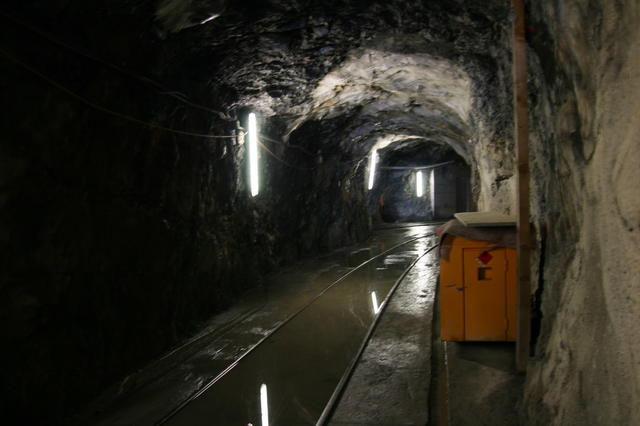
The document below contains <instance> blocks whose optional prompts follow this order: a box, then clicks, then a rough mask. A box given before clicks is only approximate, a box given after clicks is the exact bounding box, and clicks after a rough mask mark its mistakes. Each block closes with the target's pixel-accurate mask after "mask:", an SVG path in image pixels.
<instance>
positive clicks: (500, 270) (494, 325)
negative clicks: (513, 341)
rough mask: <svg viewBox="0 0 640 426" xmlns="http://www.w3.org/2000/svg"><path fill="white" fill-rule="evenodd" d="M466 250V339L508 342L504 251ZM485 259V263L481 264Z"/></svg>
mask: <svg viewBox="0 0 640 426" xmlns="http://www.w3.org/2000/svg"><path fill="white" fill-rule="evenodd" d="M485 251H486V250H485V249H475V248H473V249H471V248H470V249H464V283H465V291H464V305H465V306H464V315H465V340H472V341H473V340H478V341H486V340H497V341H503V340H507V326H508V322H507V309H506V306H507V300H506V299H507V291H506V259H505V250H504V249H497V250H492V251H489V252H488V256H481V255H482V254H483V253H484V252H485ZM480 257H484V263H483V262H481V261H479V260H478V259H479V258H480Z"/></svg>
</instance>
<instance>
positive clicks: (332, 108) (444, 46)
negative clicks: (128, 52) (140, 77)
mask: <svg viewBox="0 0 640 426" xmlns="http://www.w3.org/2000/svg"><path fill="white" fill-rule="evenodd" d="M502 3H503V2H498V1H492V2H486V1H451V0H449V1H387V2H364V1H348V2H345V1H327V2H310V1H286V2H284V1H265V2H223V1H205V0H200V1H196V0H167V1H164V2H162V3H161V4H160V7H159V9H158V13H157V16H158V19H159V22H160V23H161V25H162V26H163V29H164V31H166V32H167V33H177V34H168V35H167V37H168V41H174V42H175V43H177V46H178V45H179V46H180V49H179V50H176V52H174V53H173V55H175V57H174V58H173V60H174V61H177V62H186V57H187V56H188V62H189V63H194V61H198V63H199V64H200V65H199V67H201V66H202V67H204V68H203V69H200V70H197V71H188V72H193V73H195V74H200V76H199V77H195V78H201V79H202V78H203V79H206V80H207V81H208V82H209V86H210V87H211V88H212V91H213V92H214V93H213V95H214V96H216V98H218V99H222V100H223V101H224V102H227V105H226V106H227V108H228V109H229V110H231V111H236V113H242V112H243V111H246V110H249V109H251V110H254V111H257V112H258V113H260V114H261V115H262V116H263V117H273V118H276V119H278V120H282V121H284V126H280V127H281V128H282V127H284V129H286V130H285V131H284V132H283V134H281V135H280V137H282V138H283V139H285V140H286V139H287V138H288V137H289V135H291V134H292V133H294V132H295V131H296V130H297V129H299V128H300V127H301V126H302V125H303V124H304V123H305V122H309V121H314V120H315V121H317V120H328V119H331V118H335V117H339V116H346V117H349V126H348V128H346V129H342V130H345V133H344V134H342V135H339V137H340V138H341V139H343V140H342V142H341V145H342V147H343V148H344V149H347V150H355V152H356V154H357V155H365V154H366V153H367V152H368V151H369V150H370V149H371V148H372V147H374V146H375V147H378V148H379V147H384V146H386V145H387V144H388V143H390V142H392V141H394V140H401V139H403V138H406V137H410V138H411V137H415V138H423V139H429V140H441V141H444V142H446V143H448V144H450V145H451V146H452V147H453V148H454V149H455V150H456V152H458V154H459V155H461V156H462V157H463V158H465V159H466V160H467V161H469V160H470V157H471V155H472V153H471V149H470V147H469V144H468V141H469V139H470V137H471V134H470V133H471V131H470V130H469V129H470V128H471V127H473V126H472V124H473V122H474V120H475V119H476V118H477V117H474V109H475V111H476V112H478V111H481V113H482V114H484V116H485V118H486V119H487V120H486V121H487V122H489V121H492V122H493V123H497V122H498V121H499V120H495V119H493V120H491V118H492V117H487V116H488V115H490V114H492V113H493V110H494V109H495V105H491V101H492V99H494V98H495V95H494V94H493V92H495V87H494V85H495V81H494V76H493V75H492V73H495V67H496V58H495V57H496V56H497V54H496V52H497V51H498V50H499V46H498V45H499V40H500V37H501V31H502V27H501V25H502V24H504V23H506V22H507V9H506V7H505V5H503V4H502ZM203 22H205V23H204V24H202V25H199V24H200V23H203ZM191 26H193V28H188V27H191ZM183 28H188V29H186V30H183ZM181 30H182V31H181ZM183 59H184V61H182V60H183ZM204 64H211V65H210V66H209V67H206V66H205V65H204ZM487 105H490V107H489V108H487ZM477 115H478V114H477V113H476V116H477ZM498 126H500V124H498Z"/></svg>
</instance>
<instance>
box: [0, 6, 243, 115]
mask: <svg viewBox="0 0 640 426" xmlns="http://www.w3.org/2000/svg"><path fill="white" fill-rule="evenodd" d="M0 16H3V17H5V18H6V19H8V20H10V21H12V22H13V23H14V24H17V25H19V26H21V27H23V28H26V29H27V30H29V31H31V32H32V33H34V34H36V35H38V36H40V37H41V38H43V39H45V40H47V41H49V42H50V43H53V44H56V45H58V46H60V47H62V48H64V49H67V50H69V51H71V52H73V53H75V54H76V55H79V56H82V57H85V58H87V59H90V60H92V61H94V62H97V63H99V64H101V65H103V66H105V67H107V68H111V69H113V70H115V71H118V72H120V73H122V74H124V75H126V76H128V77H131V78H133V79H135V80H138V81H141V82H143V83H146V84H149V85H151V86H153V87H154V89H155V90H156V92H158V93H159V94H161V95H163V96H169V97H171V98H173V99H176V100H177V101H179V102H182V103H183V104H185V105H187V106H189V107H192V108H196V109H199V110H202V111H206V112H209V113H212V114H215V115H217V116H218V117H219V118H220V119H222V120H225V121H234V120H233V119H232V118H231V117H229V116H228V115H226V114H225V113H223V112H221V111H217V110H215V109H212V108H209V107H207V106H204V105H200V104H197V103H195V102H192V101H190V100H188V96H187V95H185V94H183V93H181V92H179V91H176V90H170V89H167V88H165V87H164V86H162V85H161V84H160V83H158V82H156V81H154V80H152V79H150V78H149V77H145V76H141V75H138V74H136V73H133V72H131V71H129V70H126V69H124V68H122V67H121V66H118V65H115V64H113V63H111V62H108V61H106V60H104V59H101V58H99V57H97V56H95V55H92V54H90V53H87V52H84V51H82V50H81V49H79V48H77V47H75V46H72V45H70V44H68V43H65V42H63V41H61V40H59V39H57V38H55V37H53V36H52V35H50V34H48V33H47V32H45V31H43V30H41V29H39V28H37V27H35V26H34V25H32V24H29V23H26V22H24V21H23V20H21V19H18V18H16V17H15V16H13V15H10V14H8V13H7V12H5V11H3V10H0Z"/></svg>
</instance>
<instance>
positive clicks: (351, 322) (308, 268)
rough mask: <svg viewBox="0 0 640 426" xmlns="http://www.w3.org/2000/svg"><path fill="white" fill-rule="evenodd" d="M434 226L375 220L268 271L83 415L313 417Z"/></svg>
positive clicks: (194, 421)
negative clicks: (318, 251)
mask: <svg viewBox="0 0 640 426" xmlns="http://www.w3.org/2000/svg"><path fill="white" fill-rule="evenodd" d="M432 231H433V227H431V226H412V227H406V228H397V229H386V230H379V231H376V232H375V233H374V235H373V236H372V238H371V239H370V240H369V241H368V242H367V244H365V245H363V246H360V247H357V248H356V247H352V248H350V249H345V250H340V251H336V252H334V253H331V254H330V255H328V256H324V257H322V258H319V259H314V260H308V261H305V262H301V263H299V264H297V265H295V266H293V267H290V268H286V269H285V270H283V271H281V272H279V273H277V274H274V275H273V276H271V277H270V278H269V280H268V281H269V283H268V285H266V286H265V287H264V288H263V289H261V290H257V291H255V292H253V293H252V294H248V295H247V297H246V298H245V300H243V301H241V302H240V303H238V304H237V305H236V306H235V307H234V308H233V309H230V310H229V311H228V312H225V313H223V314H221V315H218V316H216V317H215V318H213V319H212V321H211V322H210V324H209V325H208V326H207V327H205V329H204V330H203V331H202V332H201V333H200V334H199V335H198V336H195V338H194V339H192V340H191V341H190V342H187V343H186V344H185V345H184V346H183V347H181V348H179V349H177V350H174V351H173V352H171V353H169V354H167V355H166V356H165V357H163V358H161V359H160V360H158V361H156V362H155V363H153V364H152V365H151V366H149V368H147V369H144V370H142V371H141V372H139V373H138V374H136V375H134V376H132V377H130V378H129V380H127V381H125V382H123V383H122V384H121V386H120V389H118V390H114V391H113V393H119V394H120V396H119V397H115V398H114V397H113V395H112V396H111V398H109V397H108V396H106V397H105V398H104V400H103V401H102V402H101V403H100V402H99V403H97V404H96V406H94V407H93V410H94V411H93V415H92V416H90V417H93V418H92V419H91V421H90V423H94V424H111V425H119V424H137V425H138V424H140V425H143V424H157V423H158V422H165V423H166V424H170V425H198V424H221V425H226V424H229V425H231V424H243V425H246V424H253V425H259V424H263V423H264V422H263V420H262V416H264V415H266V414H265V413H266V412H267V411H268V417H269V424H283V425H303V424H315V423H316V421H317V420H318V418H319V417H320V415H321V414H322V412H323V410H324V409H325V406H326V405H327V402H328V401H329V399H330V398H331V396H332V394H333V393H334V390H335V389H336V386H337V384H338V382H339V381H340V379H341V378H342V376H343V374H344V373H345V370H347V368H348V367H349V365H350V364H351V363H352V361H353V360H354V357H355V356H356V354H357V352H358V350H359V348H360V346H361V345H362V343H363V341H364V339H365V337H366V335H367V333H368V330H369V328H370V326H371V324H372V323H373V321H374V319H375V318H376V316H377V314H378V312H379V310H380V309H381V306H382V304H383V301H384V300H385V298H386V297H387V295H388V294H389V291H390V290H391V289H392V287H393V286H394V283H396V281H397V280H398V279H399V278H400V277H401V276H402V275H403V273H404V271H405V270H406V269H407V268H408V267H409V266H410V265H411V264H412V263H413V262H414V261H416V260H417V259H418V258H419V257H420V256H421V255H423V254H425V253H426V251H427V250H428V248H429V247H431V246H433V245H434V244H435V238H434V237H433V236H432ZM401 243H404V244H401ZM378 255H379V256H378ZM376 256H378V257H376ZM369 259H370V260H369ZM367 260H369V261H368V262H367V263H366V264H361V263H362V262H365V261H367ZM356 265H360V266H358V267H355V266H356ZM258 343H260V344H258ZM127 382H131V383H132V384H129V385H128V386H130V387H131V390H129V391H127V389H126V386H127ZM123 389H124V390H123ZM100 404H102V405H101V406H100ZM177 408H179V409H177ZM96 413H97V414H96ZM86 420H87V419H86V418H85V421H86Z"/></svg>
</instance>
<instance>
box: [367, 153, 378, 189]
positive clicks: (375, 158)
mask: <svg viewBox="0 0 640 426" xmlns="http://www.w3.org/2000/svg"><path fill="white" fill-rule="evenodd" d="M377 162H378V151H376V150H375V149H374V150H373V151H372V152H371V159H370V162H369V190H371V189H372V188H373V179H374V178H375V176H376V163H377Z"/></svg>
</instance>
